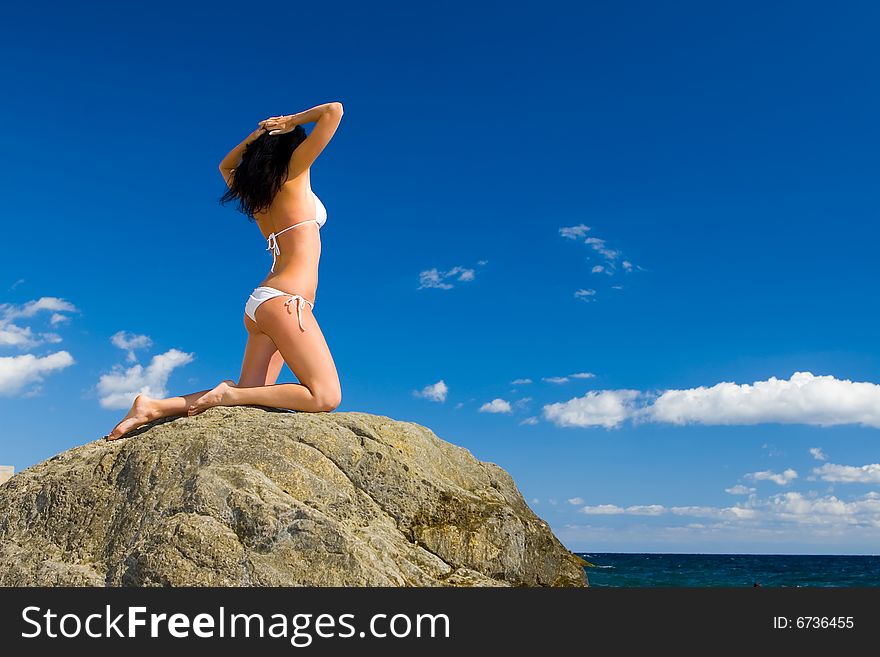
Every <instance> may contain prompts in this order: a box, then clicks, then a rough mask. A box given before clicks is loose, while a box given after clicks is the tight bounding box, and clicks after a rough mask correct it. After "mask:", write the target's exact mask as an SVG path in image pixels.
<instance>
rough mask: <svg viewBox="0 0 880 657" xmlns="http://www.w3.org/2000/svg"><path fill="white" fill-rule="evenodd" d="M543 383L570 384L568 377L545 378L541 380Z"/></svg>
mask: <svg viewBox="0 0 880 657" xmlns="http://www.w3.org/2000/svg"><path fill="white" fill-rule="evenodd" d="M541 381H546V382H547V383H568V377H567V376H545V377H543V378H542V379H541Z"/></svg>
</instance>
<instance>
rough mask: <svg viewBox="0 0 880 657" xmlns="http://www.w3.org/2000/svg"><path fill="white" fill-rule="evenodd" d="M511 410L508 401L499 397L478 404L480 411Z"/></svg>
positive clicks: (505, 411) (499, 411) (506, 411)
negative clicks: (480, 404)
mask: <svg viewBox="0 0 880 657" xmlns="http://www.w3.org/2000/svg"><path fill="white" fill-rule="evenodd" d="M511 411H513V409H512V408H511V406H510V402H508V401H505V400H504V399H499V398H495V399H493V400H492V401H490V402H486V403H485V404H483V405H482V406H480V413H510V412H511Z"/></svg>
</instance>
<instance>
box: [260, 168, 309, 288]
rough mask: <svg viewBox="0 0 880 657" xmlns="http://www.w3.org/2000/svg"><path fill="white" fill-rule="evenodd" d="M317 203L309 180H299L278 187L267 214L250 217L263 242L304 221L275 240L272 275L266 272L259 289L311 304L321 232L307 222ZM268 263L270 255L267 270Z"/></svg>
mask: <svg viewBox="0 0 880 657" xmlns="http://www.w3.org/2000/svg"><path fill="white" fill-rule="evenodd" d="M318 202H319V201H318V200H317V199H316V197H315V196H314V194H313V192H312V189H311V182H310V179H309V176H308V175H306V176H300V177H299V178H298V179H295V180H288V181H287V182H285V183H284V184H282V185H281V189H279V190H278V194H276V195H275V198H274V199H273V201H272V205H271V206H269V208H268V210H266V211H265V212H260V213H256V214H255V215H254V218H255V219H256V221H257V225H258V226H259V227H260V231H261V232H262V233H263V239H266V240H268V239H269V236H270V235H271V234H272V233H273V232H275V233H279V232H281V231H282V230H284V229H285V228H287V227H288V226H291V225H293V224H298V223H300V222H304V221H308V223H306V224H304V225H302V226H297V227H296V228H291V229H290V230H288V231H285V232H284V233H282V234H281V235H278V236H277V237H276V238H275V239H276V241H277V243H278V251H280V253H278V254H276V256H275V271H274V272H270V273H269V274H268V275H267V276H266V278H265V279H263V282H262V283H261V285H267V286H269V287H274V288H277V289H279V290H284V291H285V292H290V293H291V294H301V295H303V296H305V297H306V298H308V299H310V300H312V301H314V300H315V294H316V293H317V289H318V262H319V260H320V258H321V230H320V227H319V226H318V224H316V223H315V222H314V221H309V220H311V219H316V218H318V217H317V209H318V208H317V204H318ZM271 262H272V260H271V253H270V255H269V258H267V263H268V264H267V268H268V267H269V266H270V265H271Z"/></svg>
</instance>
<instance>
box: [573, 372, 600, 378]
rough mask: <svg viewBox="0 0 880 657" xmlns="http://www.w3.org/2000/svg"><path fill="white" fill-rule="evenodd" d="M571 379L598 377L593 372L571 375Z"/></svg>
mask: <svg viewBox="0 0 880 657" xmlns="http://www.w3.org/2000/svg"><path fill="white" fill-rule="evenodd" d="M568 376H569V377H571V378H572V379H594V378H596V375H595V374H593V373H592V372H575V373H574V374H569V375H568Z"/></svg>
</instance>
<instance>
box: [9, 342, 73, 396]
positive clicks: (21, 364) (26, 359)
mask: <svg viewBox="0 0 880 657" xmlns="http://www.w3.org/2000/svg"><path fill="white" fill-rule="evenodd" d="M73 363H74V360H73V356H71V355H70V354H69V353H68V352H66V351H56V352H55V353H53V354H49V355H47V356H42V357H38V356H35V355H33V354H22V355H20V356H7V357H0V395H9V396H12V395H17V394H19V393H21V392H23V391H25V388H27V387H28V386H29V385H31V384H33V383H40V382H41V381H42V380H43V379H44V378H45V377H46V376H47V375H48V374H51V373H53V372H59V371H61V370H63V369H65V368H67V367H70V366H71V365H73Z"/></svg>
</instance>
